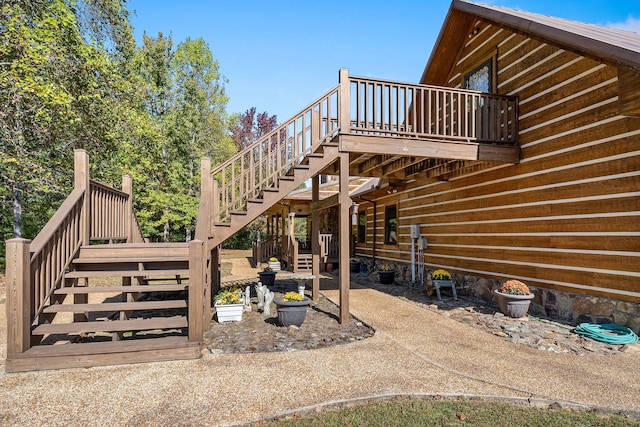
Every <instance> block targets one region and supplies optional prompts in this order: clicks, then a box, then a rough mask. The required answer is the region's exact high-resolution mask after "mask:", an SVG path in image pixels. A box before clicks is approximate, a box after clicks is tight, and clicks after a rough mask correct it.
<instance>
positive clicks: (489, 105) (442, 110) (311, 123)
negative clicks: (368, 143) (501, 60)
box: [212, 70, 518, 222]
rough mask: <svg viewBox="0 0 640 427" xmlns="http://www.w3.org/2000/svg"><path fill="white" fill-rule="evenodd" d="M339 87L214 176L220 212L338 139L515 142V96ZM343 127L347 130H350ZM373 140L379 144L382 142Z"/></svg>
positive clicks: (360, 84)
mask: <svg viewBox="0 0 640 427" xmlns="http://www.w3.org/2000/svg"><path fill="white" fill-rule="evenodd" d="M340 76H341V78H340V80H341V83H340V84H339V85H338V86H336V87H335V88H333V89H331V90H330V91H329V92H327V93H326V94H325V95H323V96H321V97H320V98H319V99H317V100H316V101H314V102H313V103H311V104H310V105H309V106H308V107H306V108H304V109H303V110H301V111H300V112H299V113H298V114H296V115H295V116H293V118H291V119H290V120H288V121H287V122H285V123H284V124H282V125H280V126H278V127H277V128H276V129H275V130H273V131H272V132H270V133H269V134H267V135H265V136H264V137H262V138H260V139H259V140H258V141H256V142H255V143H253V144H252V145H251V146H249V147H247V148H245V149H244V150H242V151H241V152H240V153H238V154H237V155H235V156H234V157H232V158H231V159H229V160H228V161H226V162H225V163H224V164H222V165H221V166H219V167H218V168H217V169H216V170H214V171H213V172H212V175H213V177H214V178H215V180H216V181H217V182H218V183H219V191H218V192H217V193H218V194H216V195H214V197H217V201H216V203H217V205H216V206H218V208H219V209H218V211H217V215H215V217H214V218H213V221H220V222H225V221H229V219H230V212H233V211H242V210H244V209H245V206H246V201H247V199H250V198H255V197H258V196H259V194H260V192H261V191H262V190H263V189H264V188H267V187H270V186H276V185H277V179H278V177H279V176H281V175H284V174H286V173H287V171H288V170H289V169H290V168H292V167H294V166H295V165H297V164H298V163H300V162H301V161H302V159H303V158H304V157H305V156H306V155H307V154H309V153H310V152H312V151H314V150H315V149H316V148H317V147H318V146H319V145H320V144H322V143H323V142H324V141H327V140H329V139H331V138H333V137H334V136H336V135H338V134H339V133H340V134H357V135H366V136H372V137H396V138H399V137H400V138H424V139H438V140H442V141H445V142H446V141H450V142H474V143H482V144H501V145H502V144H504V145H515V144H516V142H517V133H518V129H517V107H518V104H517V98H514V97H509V96H501V95H494V94H488V93H481V92H477V91H471V90H464V89H455V88H446V87H435V86H426V85H417V84H409V83H399V82H393V81H387V80H377V79H370V78H364V77H349V76H348V74H347V72H346V70H341V72H340ZM347 128H348V129H347ZM372 143H380V141H379V140H377V141H374V140H373V139H372Z"/></svg>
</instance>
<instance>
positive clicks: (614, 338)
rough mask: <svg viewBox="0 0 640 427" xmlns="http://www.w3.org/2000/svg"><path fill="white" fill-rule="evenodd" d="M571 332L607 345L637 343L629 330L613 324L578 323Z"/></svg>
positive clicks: (633, 334)
mask: <svg viewBox="0 0 640 427" xmlns="http://www.w3.org/2000/svg"><path fill="white" fill-rule="evenodd" d="M573 332H575V333H576V334H579V335H583V336H585V337H587V338H591V339H592V340H596V341H600V342H604V343H607V344H633V343H636V342H638V336H637V335H636V334H635V333H634V332H633V331H632V330H631V329H629V328H627V327H626V326H622V325H618V324H615V323H605V324H603V325H598V324H596V323H580V324H579V325H578V326H576V327H575V329H574V330H573Z"/></svg>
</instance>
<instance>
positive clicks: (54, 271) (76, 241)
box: [29, 188, 85, 316]
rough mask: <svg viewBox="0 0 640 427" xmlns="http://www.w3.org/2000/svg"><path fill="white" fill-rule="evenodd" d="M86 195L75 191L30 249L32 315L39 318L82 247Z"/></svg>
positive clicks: (80, 190) (34, 240) (81, 191)
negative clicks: (82, 225) (83, 208)
mask: <svg viewBox="0 0 640 427" xmlns="http://www.w3.org/2000/svg"><path fill="white" fill-rule="evenodd" d="M84 198H85V191H84V190H83V189H78V188H76V189H75V190H73V191H72V192H71V194H70V195H69V196H68V197H67V199H66V200H65V201H64V202H63V203H62V205H61V206H60V207H59V208H58V210H57V211H56V213H55V214H54V215H53V217H51V219H50V220H49V221H48V222H47V224H46V225H45V226H44V228H43V229H42V231H40V233H38V235H37V236H36V237H35V238H34V239H33V241H32V242H31V245H30V248H29V250H30V252H31V259H30V276H31V281H32V295H31V296H32V301H31V302H30V306H31V307H32V311H31V312H32V315H33V316H39V315H40V312H41V311H42V308H43V307H44V304H45V302H46V301H48V300H49V298H50V297H51V294H52V293H53V290H54V289H55V288H56V287H57V286H58V284H59V283H60V281H61V280H62V277H63V274H64V272H65V270H66V269H67V267H69V265H70V264H71V261H72V260H73V257H74V256H75V254H76V253H77V252H78V250H79V249H80V246H82V236H81V223H82V206H83V203H84Z"/></svg>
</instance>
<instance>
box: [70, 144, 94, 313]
mask: <svg viewBox="0 0 640 427" xmlns="http://www.w3.org/2000/svg"><path fill="white" fill-rule="evenodd" d="M73 165H74V168H73V171H74V182H73V186H74V188H76V189H78V188H80V189H82V190H84V198H83V201H82V212H81V214H80V242H81V245H82V246H88V245H89V241H90V239H91V183H90V178H89V155H88V154H87V152H86V151H85V150H82V149H76V150H74V152H73ZM87 285H88V279H86V278H81V279H77V283H76V286H87ZM87 302H89V295H88V294H74V295H73V303H74V304H86V303H87ZM73 321H74V322H86V321H88V313H74V314H73Z"/></svg>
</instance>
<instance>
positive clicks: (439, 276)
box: [431, 269, 451, 280]
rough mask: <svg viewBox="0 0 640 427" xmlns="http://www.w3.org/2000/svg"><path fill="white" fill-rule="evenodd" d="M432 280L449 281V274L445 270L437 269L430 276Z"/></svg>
mask: <svg viewBox="0 0 640 427" xmlns="http://www.w3.org/2000/svg"><path fill="white" fill-rule="evenodd" d="M431 279H432V280H451V274H449V272H448V271H447V270H443V269H438V270H436V271H434V272H433V273H432V274H431Z"/></svg>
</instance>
